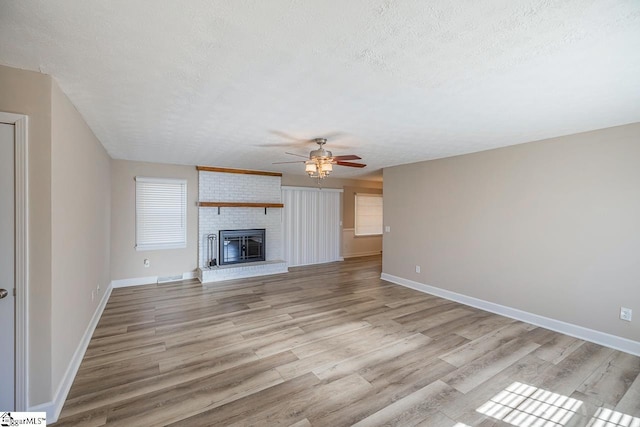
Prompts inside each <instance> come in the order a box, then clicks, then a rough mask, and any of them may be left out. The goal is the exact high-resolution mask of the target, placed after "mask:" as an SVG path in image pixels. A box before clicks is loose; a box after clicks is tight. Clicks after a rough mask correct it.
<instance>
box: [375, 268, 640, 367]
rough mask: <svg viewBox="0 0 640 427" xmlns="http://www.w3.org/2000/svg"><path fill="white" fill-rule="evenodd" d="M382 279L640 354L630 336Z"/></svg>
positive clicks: (386, 276) (384, 276) (394, 278)
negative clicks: (617, 334) (621, 335)
mask: <svg viewBox="0 0 640 427" xmlns="http://www.w3.org/2000/svg"><path fill="white" fill-rule="evenodd" d="M380 278H381V279H382V280H386V281H388V282H392V283H395V284H397V285H401V286H405V287H407V288H411V289H415V290H416V291H420V292H424V293H427V294H431V295H435V296H438V297H441V298H445V299H448V300H451V301H455V302H459V303H461V304H464V305H468V306H471V307H475V308H479V309H481V310H485V311H489V312H491V313H496V314H500V315H502V316H505V317H509V318H511V319H516V320H520V321H522V322H526V323H531V324H532V325H536V326H540V327H543V328H546V329H551V330H552V331H556V332H560V333H562V334H565V335H569V336H572V337H575V338H580V339H582V340H585V341H589V342H592V343H596V344H600V345H603V346H605V347H609V348H612V349H615V350H620V351H624V352H625V353H630V354H633V355H636V356H640V342H637V341H632V340H630V339H627V338H622V337H618V336H616V335H611V334H608V333H605V332H600V331H596V330H593V329H589V328H585V327H583V326H578V325H574V324H572V323H567V322H563V321H561V320H556V319H551V318H549V317H544V316H540V315H538V314H534V313H529V312H527V311H522V310H518V309H516V308H511V307H507V306H504V305H500V304H496V303H493V302H490V301H485V300H481V299H478V298H474V297H470V296H467V295H463V294H459V293H456V292H452V291H448V290H446V289H442V288H437V287H435V286H430V285H425V284H423V283H419V282H414V281H413V280H409V279H405V278H403V277H398V276H393V275H391V274H387V273H382V274H381V275H380Z"/></svg>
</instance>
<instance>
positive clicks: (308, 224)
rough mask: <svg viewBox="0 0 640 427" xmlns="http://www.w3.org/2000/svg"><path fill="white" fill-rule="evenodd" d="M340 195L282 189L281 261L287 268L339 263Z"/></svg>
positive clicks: (309, 190) (310, 190) (312, 189)
mask: <svg viewBox="0 0 640 427" xmlns="http://www.w3.org/2000/svg"><path fill="white" fill-rule="evenodd" d="M341 192H342V190H334V189H323V190H321V189H317V188H303V187H282V203H284V209H283V215H282V216H283V227H282V230H283V242H284V258H285V260H286V261H287V264H288V265H289V266H296V265H308V264H320V263H324V262H332V261H339V260H341V258H340V193H341Z"/></svg>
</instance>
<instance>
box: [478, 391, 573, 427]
mask: <svg viewBox="0 0 640 427" xmlns="http://www.w3.org/2000/svg"><path fill="white" fill-rule="evenodd" d="M581 405H582V402H581V401H579V400H576V399H572V398H570V397H568V396H563V395H561V394H557V393H553V392H551V391H548V390H544V389H541V388H537V387H533V386H530V385H527V384H522V383H519V382H515V383H513V384H511V385H510V386H509V387H507V388H506V389H504V390H502V391H501V392H500V393H498V394H497V395H495V396H494V397H493V398H491V400H489V401H488V402H486V403H485V404H484V405H482V406H481V407H479V408H478V409H477V411H478V412H480V413H481V414H484V415H488V416H490V417H492V418H496V419H498V420H500V421H504V422H505V423H509V424H511V425H514V426H517V427H562V426H564V425H566V423H567V422H568V421H569V420H570V419H571V417H573V415H575V413H576V411H577V410H578V408H580V406H581Z"/></svg>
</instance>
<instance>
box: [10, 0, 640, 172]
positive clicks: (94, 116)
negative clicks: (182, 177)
mask: <svg viewBox="0 0 640 427" xmlns="http://www.w3.org/2000/svg"><path fill="white" fill-rule="evenodd" d="M0 64H4V65H9V66H13V67H18V68H24V69H29V70H36V71H41V72H43V73H47V74H51V75H52V76H53V77H54V78H55V79H56V80H57V81H58V83H59V84H60V86H61V87H62V89H63V91H64V92H65V93H66V94H67V95H68V96H69V98H70V99H71V101H72V102H73V104H74V105H75V106H76V107H77V109H78V110H79V111H80V113H81V114H82V115H83V117H84V118H85V120H86V121H87V123H88V124H89V126H90V127H91V128H92V129H93V131H94V133H95V134H96V136H97V137H98V138H99V139H100V141H101V142H102V144H103V145H104V146H105V148H106V149H107V151H108V152H109V154H110V155H111V156H112V157H114V158H118V159H129V160H142V161H151V162H163V163H181V164H190V165H196V164H202V165H212V166H225V167H240V168H249V169H262V170H273V171H281V172H285V173H303V171H302V169H303V168H302V165H299V164H287V165H273V164H272V162H278V161H286V160H295V158H294V157H291V156H288V155H286V154H285V151H293V152H296V153H301V154H307V153H308V151H309V150H311V149H313V148H314V147H312V145H313V144H306V145H305V144H304V143H299V144H298V145H297V146H295V145H294V146H291V147H286V146H282V144H286V143H290V142H292V140H291V139H290V138H289V137H293V138H301V139H302V138H314V137H321V136H325V135H330V134H334V133H336V132H339V135H338V136H335V137H334V138H330V140H329V143H328V144H327V148H328V149H330V150H332V151H333V153H334V154H335V155H340V154H351V153H355V154H358V155H360V156H361V157H362V158H363V160H362V161H363V162H365V163H367V165H368V167H367V168H365V169H351V168H342V167H336V168H335V169H334V176H337V177H352V178H353V177H369V178H371V177H373V176H375V175H376V174H377V175H378V176H379V175H380V169H381V168H383V167H386V166H392V165H398V164H403V163H410V162H416V161H420V160H427V159H434V158H440V157H446V156H452V155H457V154H462V153H468V152H474V151H480V150H485V149H489V148H494V147H499V146H504V145H512V144H517V143H522V142H528V141H534V140H538V139H543V138H548V137H553V136H560V135H566V134H571V133H576V132H581V131H588V130H593V129H599V128H605V127H610V126H616V125H620V124H625V123H631V122H638V121H640V1H638V0H628V1H623V0H620V1H588V0H558V1H550V0H547V1H532V0H476V1H450V0H439V1H425V0H405V1H391V0H350V1H321V0H317V1H301V0H269V1H228V0H224V1H223V0H220V1H211V0H202V1H194V0H180V1H178V0H175V1H156V0H145V1H142V0H116V1H113V0H111V1H106V0H103V1H86V0H75V1H69V0H62V1H30V0H20V1H18V0H15V1H11V0H3V1H2V2H0ZM0 96H1V94H0Z"/></svg>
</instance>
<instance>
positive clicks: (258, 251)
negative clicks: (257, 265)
mask: <svg viewBox="0 0 640 427" xmlns="http://www.w3.org/2000/svg"><path fill="white" fill-rule="evenodd" d="M264 236H265V229H264V228H254V229H250V230H220V240H219V241H220V255H219V256H220V265H227V264H240V263H245V262H255V261H264V260H265V248H266V246H265V243H264Z"/></svg>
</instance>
